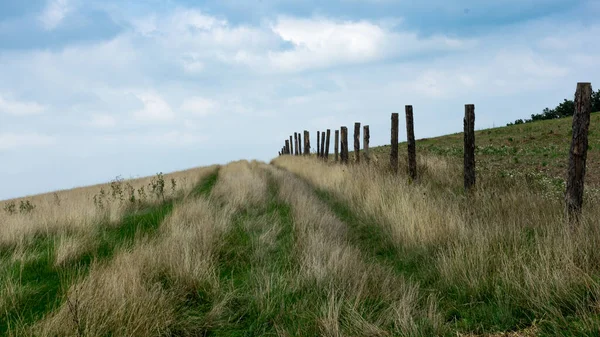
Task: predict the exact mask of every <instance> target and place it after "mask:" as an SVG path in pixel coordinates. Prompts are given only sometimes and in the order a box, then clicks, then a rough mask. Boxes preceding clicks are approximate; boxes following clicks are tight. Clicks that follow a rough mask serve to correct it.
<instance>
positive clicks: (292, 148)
mask: <svg viewBox="0 0 600 337" xmlns="http://www.w3.org/2000/svg"><path fill="white" fill-rule="evenodd" d="M289 154H290V155H291V156H293V155H294V139H293V138H292V135H290V153H289Z"/></svg>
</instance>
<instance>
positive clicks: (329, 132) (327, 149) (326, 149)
mask: <svg viewBox="0 0 600 337" xmlns="http://www.w3.org/2000/svg"><path fill="white" fill-rule="evenodd" d="M330 139H331V130H330V129H327V140H326V141H325V160H328V159H329V140H330Z"/></svg>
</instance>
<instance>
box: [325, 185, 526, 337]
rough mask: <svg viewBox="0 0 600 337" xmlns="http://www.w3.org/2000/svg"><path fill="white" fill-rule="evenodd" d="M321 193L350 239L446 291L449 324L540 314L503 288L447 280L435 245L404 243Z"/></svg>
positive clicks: (466, 326)
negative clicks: (503, 297) (500, 294)
mask: <svg viewBox="0 0 600 337" xmlns="http://www.w3.org/2000/svg"><path fill="white" fill-rule="evenodd" d="M315 191H316V194H317V195H318V196H319V198H320V199H321V200H322V201H323V202H325V203H326V204H327V205H328V206H329V207H330V208H331V210H332V211H333V212H334V213H335V214H336V216H337V217H338V218H339V219H340V220H342V221H343V222H345V223H346V224H347V225H348V231H349V233H348V236H349V241H350V243H351V244H352V245H354V246H356V247H358V248H360V249H361V251H362V252H363V253H365V255H366V256H368V257H370V258H371V259H372V263H381V264H383V265H385V266H389V267H391V268H392V269H393V270H394V271H395V272H396V273H398V274H401V275H403V276H405V277H407V278H409V279H412V280H414V281H416V282H419V284H420V285H421V286H422V287H423V289H424V290H425V291H426V292H429V293H431V294H444V295H443V296H442V297H441V299H440V302H439V305H440V308H441V309H442V311H443V313H444V316H445V318H446V321H447V323H449V324H451V325H453V326H454V328H455V329H456V330H458V331H464V332H479V333H483V332H495V331H511V330H518V329H522V328H524V327H527V326H529V325H531V324H532V322H533V319H534V318H535V317H534V316H533V314H532V313H531V312H530V311H529V310H528V309H527V308H524V307H521V306H519V304H518V303H512V302H510V303H502V302H499V301H498V298H497V296H495V295H496V292H497V291H501V289H499V288H494V287H493V286H489V287H486V288H482V289H475V290H473V289H472V290H470V291H469V290H466V289H464V288H461V287H460V285H456V284H451V283H448V282H446V280H443V279H442V278H441V276H440V275H439V273H438V272H437V270H436V266H435V260H434V257H435V247H426V246H423V247H420V248H419V247H411V248H405V247H399V246H397V245H396V244H395V243H394V242H393V240H392V239H391V235H390V233H388V232H387V231H386V230H385V229H384V227H383V226H382V225H381V224H378V223H376V222H375V220H373V219H369V218H367V217H365V216H358V215H357V214H355V213H354V212H352V210H351V208H350V207H349V206H348V205H347V204H346V203H345V202H343V201H341V200H339V199H338V198H336V197H335V196H334V195H332V194H331V193H329V192H328V191H325V190H320V189H316V190H315Z"/></svg>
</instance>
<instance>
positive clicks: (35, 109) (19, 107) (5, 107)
mask: <svg viewBox="0 0 600 337" xmlns="http://www.w3.org/2000/svg"><path fill="white" fill-rule="evenodd" d="M45 110H46V107H45V106H43V105H41V104H39V103H36V102H19V101H16V100H12V99H10V98H5V97H3V96H2V95H0V113H5V114H9V115H16V116H28V115H38V114H41V113H43V112H44V111H45Z"/></svg>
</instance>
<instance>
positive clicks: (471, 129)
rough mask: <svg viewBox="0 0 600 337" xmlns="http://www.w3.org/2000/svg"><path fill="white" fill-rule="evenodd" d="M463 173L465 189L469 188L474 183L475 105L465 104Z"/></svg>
mask: <svg viewBox="0 0 600 337" xmlns="http://www.w3.org/2000/svg"><path fill="white" fill-rule="evenodd" d="M463 122H464V129H465V130H464V137H465V144H464V151H465V153H464V161H465V163H464V165H465V167H464V175H465V190H466V191H468V190H470V189H471V188H472V187H473V185H475V105H473V104H466V105H465V119H464V121H463Z"/></svg>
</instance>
